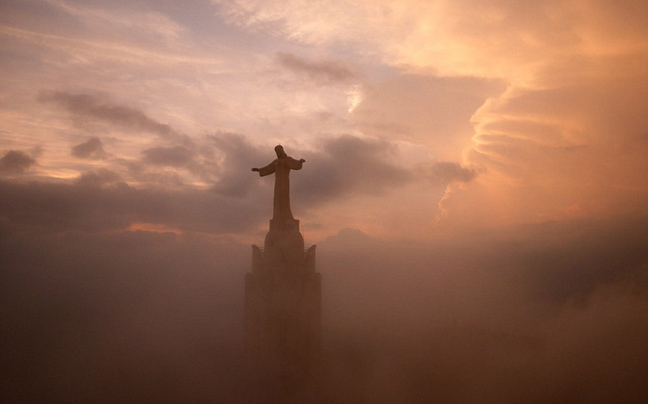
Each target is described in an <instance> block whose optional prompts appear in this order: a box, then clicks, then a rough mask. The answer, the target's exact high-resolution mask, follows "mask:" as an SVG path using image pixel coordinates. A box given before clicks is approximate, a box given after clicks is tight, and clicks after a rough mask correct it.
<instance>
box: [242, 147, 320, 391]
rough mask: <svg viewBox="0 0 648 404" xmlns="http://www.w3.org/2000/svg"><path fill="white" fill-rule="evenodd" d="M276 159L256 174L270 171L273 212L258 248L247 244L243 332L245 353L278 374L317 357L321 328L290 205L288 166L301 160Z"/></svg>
mask: <svg viewBox="0 0 648 404" xmlns="http://www.w3.org/2000/svg"><path fill="white" fill-rule="evenodd" d="M275 151H276V152H277V159H276V160H274V161H273V162H272V163H270V165H268V166H266V167H263V168H253V169H252V170H253V171H257V172H259V174H260V175H261V176H265V175H269V174H273V173H274V174H275V194H274V209H273V218H272V219H271V220H270V229H269V231H268V234H267V235H266V237H265V242H264V246H263V249H261V248H259V247H258V246H256V245H253V246H252V271H251V272H249V273H247V274H246V275H245V332H246V339H247V341H246V342H247V347H248V352H249V354H250V356H251V358H252V359H253V360H254V361H255V362H257V363H258V364H261V365H263V366H267V367H268V369H271V372H272V373H273V374H275V375H277V376H278V377H281V378H284V379H291V380H293V379H295V378H301V377H308V375H309V374H310V373H311V372H312V371H313V368H314V366H315V364H316V362H317V357H318V355H319V349H320V332H321V300H322V292H321V275H320V274H319V273H317V272H316V269H315V247H316V246H314V245H313V246H311V247H310V248H309V249H308V250H305V249H304V238H303V236H302V234H301V233H300V231H299V220H296V219H294V218H293V217H292V212H291V210H290V186H289V173H290V170H299V169H301V167H302V164H303V163H304V160H299V161H298V160H295V159H293V158H291V157H288V156H287V155H286V154H285V152H284V151H283V148H282V147H281V146H277V147H276V148H275Z"/></svg>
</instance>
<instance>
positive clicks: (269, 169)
mask: <svg viewBox="0 0 648 404" xmlns="http://www.w3.org/2000/svg"><path fill="white" fill-rule="evenodd" d="M276 162H277V160H275V161H273V162H272V163H270V164H268V165H267V166H265V167H261V168H256V167H254V168H253V169H252V171H254V172H258V173H259V176H261V177H265V176H266V175H270V174H273V173H274V172H275V169H276V166H277V164H276Z"/></svg>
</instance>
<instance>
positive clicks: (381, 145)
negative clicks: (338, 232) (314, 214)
mask: <svg viewBox="0 0 648 404" xmlns="http://www.w3.org/2000/svg"><path fill="white" fill-rule="evenodd" d="M321 146H322V147H321V151H320V152H319V153H316V154H313V155H312V156H309V157H307V158H306V164H307V165H308V171H309V175H308V181H307V182H306V181H304V180H302V179H300V176H299V175H296V176H295V181H294V182H295V184H296V186H295V192H294V194H295V197H296V198H298V199H301V200H302V202H301V205H303V206H308V205H311V204H313V203H321V202H323V201H328V200H331V199H334V198H339V197H342V196H348V195H354V194H356V195H357V194H373V195H378V194H381V193H384V192H386V191H388V190H389V189H392V188H394V187H399V186H401V185H404V184H406V183H408V182H410V181H411V180H412V179H413V175H412V173H411V172H410V171H408V170H407V169H405V168H403V167H402V166H400V165H399V164H398V163H397V162H394V161H397V160H398V157H399V155H398V150H397V148H396V147H395V145H393V144H392V143H390V142H388V141H385V140H381V139H376V138H360V137H355V136H351V135H344V136H339V137H336V138H332V139H324V140H322V141H321ZM293 157H294V158H297V159H299V158H300V157H301V156H298V155H293Z"/></svg>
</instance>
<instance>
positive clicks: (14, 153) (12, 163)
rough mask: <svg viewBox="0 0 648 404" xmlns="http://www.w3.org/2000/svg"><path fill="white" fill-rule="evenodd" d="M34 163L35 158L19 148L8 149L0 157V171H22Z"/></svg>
mask: <svg viewBox="0 0 648 404" xmlns="http://www.w3.org/2000/svg"><path fill="white" fill-rule="evenodd" d="M34 164H36V160H35V159H33V158H31V157H30V156H28V155H27V154H25V153H23V152H21V151H20V150H9V151H8V152H7V153H5V155H4V156H2V158H0V171H4V172H7V173H22V172H25V171H26V170H28V169H29V168H30V167H31V166H33V165H34Z"/></svg>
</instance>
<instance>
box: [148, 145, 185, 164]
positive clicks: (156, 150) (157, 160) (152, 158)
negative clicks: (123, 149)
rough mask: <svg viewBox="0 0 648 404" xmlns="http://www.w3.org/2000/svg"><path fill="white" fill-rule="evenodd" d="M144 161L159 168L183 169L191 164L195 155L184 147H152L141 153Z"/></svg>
mask: <svg viewBox="0 0 648 404" xmlns="http://www.w3.org/2000/svg"><path fill="white" fill-rule="evenodd" d="M142 154H143V155H144V161H145V162H147V163H149V164H153V165H160V166H169V167H185V166H188V165H189V164H191V163H192V161H193V158H194V156H195V153H194V152H193V151H192V150H190V149H188V148H186V147H184V146H173V147H153V148H150V149H146V150H143V151H142Z"/></svg>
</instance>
